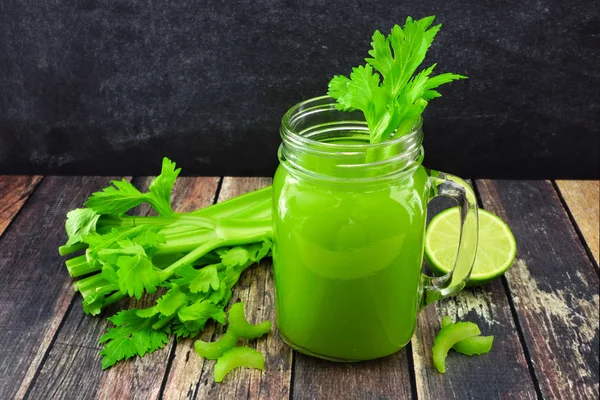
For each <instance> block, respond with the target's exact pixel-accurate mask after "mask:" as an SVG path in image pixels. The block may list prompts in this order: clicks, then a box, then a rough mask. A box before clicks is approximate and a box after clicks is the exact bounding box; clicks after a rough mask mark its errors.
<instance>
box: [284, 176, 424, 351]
mask: <svg viewBox="0 0 600 400" xmlns="http://www.w3.org/2000/svg"><path fill="white" fill-rule="evenodd" d="M427 179H428V178H427V174H426V172H425V170H424V168H423V167H418V168H417V169H416V170H415V171H414V172H413V173H410V174H409V175H408V176H405V177H404V178H402V179H399V180H396V181H393V182H392V183H390V182H389V181H386V182H385V183H382V184H371V185H367V186H362V185H344V186H336V185H331V184H327V183H325V184H320V183H319V182H318V181H311V180H305V179H297V178H296V177H295V176H292V175H291V174H290V173H289V172H288V171H287V170H286V169H285V168H284V167H283V166H280V167H279V168H278V170H277V172H276V174H275V178H274V182H273V188H274V193H275V197H274V213H273V217H274V219H276V221H275V222H276V223H275V232H274V249H273V258H274V276H275V287H276V302H277V326H278V328H279V332H280V334H281V335H282V337H283V338H284V339H285V340H286V341H287V342H288V343H289V344H290V345H291V346H292V347H295V348H297V349H299V350H301V351H304V352H307V353H311V354H313V355H317V356H320V357H324V358H330V359H338V360H367V359H373V358H377V357H383V356H386V355H389V354H392V353H394V352H396V351H398V350H400V349H401V348H402V347H403V346H405V345H406V344H407V343H408V341H409V340H410V338H411V336H412V334H413V331H414V328H415V322H416V313H417V312H418V308H419V305H420V301H421V292H422V287H421V263H422V257H423V237H424V230H425V219H426V211H427V194H426V187H427Z"/></svg>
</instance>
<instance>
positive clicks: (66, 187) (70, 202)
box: [0, 177, 107, 399]
mask: <svg viewBox="0 0 600 400" xmlns="http://www.w3.org/2000/svg"><path fill="white" fill-rule="evenodd" d="M106 181H107V178H93V177H46V178H45V179H44V180H43V181H42V182H41V183H40V185H39V186H38V188H37V190H35V192H34V193H33V194H32V195H31V197H30V198H29V201H28V202H27V205H26V206H25V207H24V208H23V209H22V210H21V212H20V213H19V215H18V216H17V217H16V219H15V220H14V221H13V223H12V224H11V225H10V226H9V228H8V229H7V230H6V232H5V233H4V236H3V237H2V238H1V239H0V275H1V276H2V280H0V398H2V399H12V398H21V397H23V395H24V394H25V391H26V389H27V388H28V386H29V383H30V382H31V380H32V379H33V377H34V375H35V373H36V370H37V369H38V366H39V365H40V363H41V361H42V359H43V358H44V355H45V354H46V351H47V349H48V347H49V346H50V344H51V342H52V340H53V338H54V336H55V333H56V331H57V329H58V327H59V325H60V323H61V321H62V320H63V317H64V315H65V313H66V311H67V309H68V308H69V304H70V303H71V299H72V298H73V293H74V292H73V289H72V287H71V282H70V278H69V275H68V274H67V271H66V270H65V268H64V265H63V262H64V260H63V259H62V258H61V257H60V255H59V254H58V250H57V249H58V246H59V245H62V244H63V243H64V241H65V234H64V228H63V227H64V223H65V214H66V213H67V211H68V210H70V209H73V208H76V207H78V206H80V205H81V204H82V202H83V201H84V200H85V199H86V198H87V197H88V196H89V195H90V194H91V193H92V192H93V191H94V190H98V189H100V188H101V187H103V186H105V185H106Z"/></svg>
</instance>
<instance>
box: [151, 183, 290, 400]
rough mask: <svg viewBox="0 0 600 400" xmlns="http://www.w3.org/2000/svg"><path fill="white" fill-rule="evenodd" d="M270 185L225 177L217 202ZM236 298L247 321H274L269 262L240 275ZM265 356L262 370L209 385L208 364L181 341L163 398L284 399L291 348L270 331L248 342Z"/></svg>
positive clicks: (209, 336) (206, 335)
mask: <svg viewBox="0 0 600 400" xmlns="http://www.w3.org/2000/svg"><path fill="white" fill-rule="evenodd" d="M270 183H271V180H270V179H267V178H230V177H226V178H224V180H223V185H222V187H221V193H220V194H219V201H224V200H226V199H229V198H232V197H235V196H238V195H240V194H242V193H246V192H249V191H252V190H256V189H259V188H262V187H264V186H267V185H269V184H270ZM238 300H242V301H243V302H244V303H245V305H246V313H247V315H248V319H249V320H250V321H251V322H257V321H262V320H265V319H270V320H271V321H273V322H274V321H275V310H274V291H273V282H272V275H271V263H270V262H263V263H261V264H260V265H255V266H253V267H251V268H249V269H248V270H246V272H244V274H243V275H242V278H241V279H240V281H239V282H238V284H237V285H236V286H235V287H234V291H233V298H232V301H238ZM207 327H208V328H207V329H206V330H205V331H204V332H203V334H202V336H201V338H202V339H203V340H215V339H217V338H218V336H219V335H220V334H221V333H222V329H217V331H216V332H215V328H214V325H210V326H208V325H207ZM248 345H249V346H251V347H255V348H257V349H258V350H259V351H261V352H262V353H263V354H264V356H265V371H264V372H260V371H257V370H251V369H237V370H235V371H234V372H232V373H231V374H230V375H228V376H227V378H226V379H225V381H224V382H223V383H222V384H218V383H215V382H214V379H213V367H214V363H215V362H214V361H208V360H204V359H202V358H201V357H199V356H198V355H197V354H196V353H195V352H194V349H193V341H192V340H182V341H181V342H179V343H177V346H176V348H175V358H174V359H173V363H172V367H171V370H170V371H169V377H168V380H167V384H166V387H165V391H164V393H163V398H164V399H195V398H199V399H204V398H211V399H238V398H260V399H283V398H286V399H287V398H288V397H289V392H290V375H291V361H292V357H291V349H290V348H289V347H287V346H286V345H285V344H284V343H283V342H282V341H281V339H280V338H279V336H278V334H277V331H276V329H275V328H274V329H273V331H272V332H271V333H270V334H269V335H268V336H267V337H266V338H261V339H259V340H258V341H257V342H250V343H249V344H248Z"/></svg>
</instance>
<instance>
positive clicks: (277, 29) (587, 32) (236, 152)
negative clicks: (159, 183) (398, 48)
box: [0, 0, 600, 179]
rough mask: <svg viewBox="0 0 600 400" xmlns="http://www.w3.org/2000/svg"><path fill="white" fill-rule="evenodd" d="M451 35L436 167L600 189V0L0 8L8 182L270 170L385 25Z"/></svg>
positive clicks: (432, 163)
mask: <svg viewBox="0 0 600 400" xmlns="http://www.w3.org/2000/svg"><path fill="white" fill-rule="evenodd" d="M430 14H435V15H437V17H438V18H437V22H441V23H443V24H444V27H443V28H442V30H441V32H440V34H439V35H438V37H437V40H436V42H435V43H434V46H433V48H432V49H431V51H430V56H429V58H428V61H429V62H438V72H444V71H451V72H456V73H461V74H464V75H468V76H469V77H470V79H469V80H466V81H460V82H455V83H452V84H449V85H447V86H445V87H443V88H442V91H443V94H444V97H442V98H440V99H436V100H434V101H433V102H432V103H431V104H430V107H429V109H428V110H427V111H426V114H425V135H426V142H425V147H426V158H425V160H426V165H428V166H429V167H432V168H438V169H441V170H445V171H447V172H452V173H456V174H459V175H463V176H471V177H504V178H515V177H516V178H551V177H571V178H596V179H597V178H600V166H599V159H600V155H599V148H600V143H599V137H600V135H599V132H600V72H599V71H600V57H599V56H600V2H599V1H595V0H573V1H562V0H536V1H523V0H507V1H501V0H500V1H499V0H471V1H465V2H459V1H449V0H433V1H428V2H426V1H420V0H408V1H401V2H393V1H390V0H387V1H380V0H377V1H359V0H343V1H342V0H329V1H291V0H287V1H276V0H256V1H250V0H227V1H215V0H211V1H190V0H187V1H176V0H148V1H140V0H118V1H117V0H112V1H111V0H103V1H100V0H78V1H59V0H53V1H52V0H51V1H43V2H42V1H40V2H34V1H30V2H25V1H12V0H0V173H9V174H12V173H26V174H29V173H39V174H48V173H60V174H63V173H64V174H119V175H121V174H134V175H140V174H153V173H156V172H157V170H158V169H159V165H160V159H161V157H162V156H169V157H171V158H173V159H174V160H175V161H176V162H178V164H180V165H181V166H182V167H183V168H184V173H185V174H188V175H189V174H194V175H195V174H202V175H222V174H231V175H252V174H254V175H270V174H271V173H272V172H273V171H274V168H275V166H276V163H277V159H276V148H277V146H278V145H279V141H280V139H279V133H278V128H279V122H280V119H281V116H282V115H283V113H284V112H285V111H286V110H287V109H288V108H289V107H290V106H292V105H293V104H295V103H296V102H298V101H301V100H303V99H306V98H309V97H313V96H318V95H321V94H324V93H325V92H326V90H327V82H328V81H329V79H330V78H331V77H332V76H333V75H334V74H340V73H343V74H347V73H348V72H349V71H350V69H351V67H353V66H355V65H358V64H359V63H363V58H364V57H365V56H366V55H367V54H366V52H367V50H368V49H369V42H370V36H371V34H372V33H373V31H374V30H375V29H380V30H385V31H388V30H389V29H390V28H391V26H392V25H393V24H394V23H403V21H404V19H405V17H406V15H412V16H414V17H417V18H420V17H423V16H426V15H430Z"/></svg>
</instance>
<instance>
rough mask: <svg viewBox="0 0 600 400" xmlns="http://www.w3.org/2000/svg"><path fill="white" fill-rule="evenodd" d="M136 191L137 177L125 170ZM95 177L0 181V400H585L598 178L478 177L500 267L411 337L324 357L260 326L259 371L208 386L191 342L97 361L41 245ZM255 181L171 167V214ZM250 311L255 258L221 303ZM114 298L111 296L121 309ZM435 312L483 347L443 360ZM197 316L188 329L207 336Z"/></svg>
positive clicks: (93, 329) (594, 349)
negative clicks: (476, 336) (469, 328)
mask: <svg viewBox="0 0 600 400" xmlns="http://www.w3.org/2000/svg"><path fill="white" fill-rule="evenodd" d="M133 181H134V183H135V184H136V185H139V186H145V185H146V186H147V185H148V182H149V179H148V178H144V177H139V178H134V179H133ZM107 182H108V178H106V177H55V176H48V177H43V178H42V177H39V176H13V177H8V176H4V177H1V176H0V235H1V237H0V272H1V276H2V283H1V290H0V399H11V398H19V399H20V398H29V399H36V400H37V399H49V398H53V399H54V398H56V399H67V398H69V399H70V398H104V399H121V398H122V399H128V398H139V399H154V398H164V399H176V398H177V399H178V398H223V399H234V398H235V399H237V398H246V397H248V398H294V399H346V398H353V399H354V398H357V399H362V398H377V399H380V398H390V399H400V398H423V399H450V398H458V399H467V398H477V399H496V398H514V399H528V398H532V399H535V398H546V399H554V398H564V399H584V398H589V399H592V398H598V351H599V350H598V303H599V300H598V287H599V286H598V259H599V255H598V253H599V250H598V235H599V234H598V196H599V194H598V182H597V181H594V182H591V181H587V182H583V181H579V182H578V181H557V182H553V181H502V180H478V181H475V182H474V186H475V188H476V190H477V193H478V195H479V199H480V202H481V206H482V207H484V208H485V209H488V210H490V211H492V212H494V213H496V214H498V215H500V216H501V217H502V218H503V219H504V220H505V221H506V222H507V223H508V224H509V225H510V227H511V228H512V230H513V232H514V234H515V236H516V239H517V243H518V254H517V259H516V261H515V264H514V265H513V267H512V268H511V269H510V270H509V271H508V272H507V274H506V275H505V276H504V277H502V278H501V279H498V280H496V281H494V282H493V283H491V284H489V285H487V286H485V287H482V288H478V289H469V290H465V291H464V292H463V293H461V294H460V295H458V296H456V297H454V298H451V299H447V300H444V301H441V302H439V303H438V304H435V305H431V306H429V307H428V308H426V309H425V310H424V311H423V312H422V313H421V315H420V317H419V321H418V328H417V330H416V332H415V334H414V337H413V340H412V343H411V344H410V345H408V346H407V347H406V348H405V349H403V350H402V351H400V352H399V353H397V354H395V355H393V356H391V357H387V358H384V359H380V360H376V361H372V362H364V363H355V364H337V363H332V362H327V361H322V360H318V359H314V358H311V357H307V356H304V355H302V354H298V353H295V352H293V351H291V349H290V348H289V347H287V346H286V345H284V344H283V343H282V342H281V340H280V339H279V337H278V336H277V334H276V333H273V334H271V335H269V336H268V337H267V338H266V339H264V340H261V341H259V342H258V344H257V347H258V349H259V350H260V351H262V352H264V354H265V356H266V360H267V367H266V371H265V372H264V373H260V372H258V371H253V370H238V371H236V372H235V373H233V374H232V375H230V376H229V377H228V378H227V380H226V383H224V384H215V383H213V381H212V367H213V362H212V361H204V360H202V359H201V358H200V357H198V356H197V355H196V354H195V353H194V352H193V349H192V341H190V340H183V341H180V342H178V343H176V342H174V341H171V342H170V343H169V344H168V345H167V346H166V347H165V348H164V349H162V350H161V351H157V352H155V353H154V354H151V355H149V356H146V357H144V358H143V359H134V360H131V361H128V362H123V363H121V364H119V365H117V366H116V367H114V368H112V369H109V370H108V371H105V372H102V371H101V369H100V358H99V357H98V350H99V346H98V338H99V337H100V336H101V335H102V333H103V332H104V331H105V329H106V327H107V322H106V319H105V318H99V317H90V316H87V315H84V314H83V311H82V309H81V298H80V296H79V295H78V294H75V292H74V291H73V288H72V286H71V279H70V278H69V276H68V274H67V271H66V269H65V268H64V266H63V262H64V260H63V259H61V257H60V256H59V255H58V252H57V248H58V246H59V245H60V244H62V243H63V242H64V241H65V233H64V230H63V225H64V220H65V214H66V213H67V211H68V210H70V209H73V208H76V207H78V206H80V205H81V204H82V202H83V201H84V200H85V199H86V198H87V197H88V196H89V195H90V193H92V192H93V191H95V190H98V189H100V188H102V187H105V186H106V185H107ZM269 183H270V180H269V179H266V178H230V177H225V178H217V177H199V178H182V179H181V181H180V182H179V184H178V185H177V186H176V189H175V195H174V204H175V207H176V209H179V210H184V211H185V210H191V209H194V208H198V207H202V206H206V205H209V204H211V203H212V202H213V201H222V200H224V199H227V198H230V197H232V196H235V195H239V194H241V193H244V192H246V191H249V190H252V189H257V188H260V187H262V186H265V185H268V184H269ZM236 298H240V299H242V300H244V301H246V302H248V306H247V309H248V310H249V312H250V314H251V315H250V319H251V320H252V319H254V320H257V319H264V318H271V319H274V312H273V283H272V277H271V269H270V264H269V263H266V262H265V263H263V264H262V265H258V266H254V267H253V268H252V269H250V270H249V271H247V272H246V273H245V275H244V277H243V279H242V280H241V281H240V283H239V284H238V286H237V287H236V292H235V294H234V299H236ZM135 304H136V302H135V301H129V304H127V305H126V306H131V305H135ZM443 315H451V316H453V317H455V318H459V319H463V320H470V321H474V322H476V323H477V324H479V326H480V327H481V330H482V332H483V333H484V334H493V335H495V336H496V341H495V344H494V349H493V351H492V352H491V353H489V354H487V355H483V356H479V357H466V356H462V355H459V354H456V353H452V354H450V356H449V358H448V360H447V367H448V372H447V373H446V374H445V375H441V374H439V373H437V372H436V371H435V370H434V368H433V366H432V362H431V347H432V340H433V337H434V335H435V333H436V332H437V331H438V329H439V328H440V319H441V316H443ZM213 333H214V329H213V327H212V326H209V327H208V328H207V329H206V331H205V332H204V334H203V335H202V337H203V338H204V339H205V340H209V339H210V337H211V336H212V335H213Z"/></svg>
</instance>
